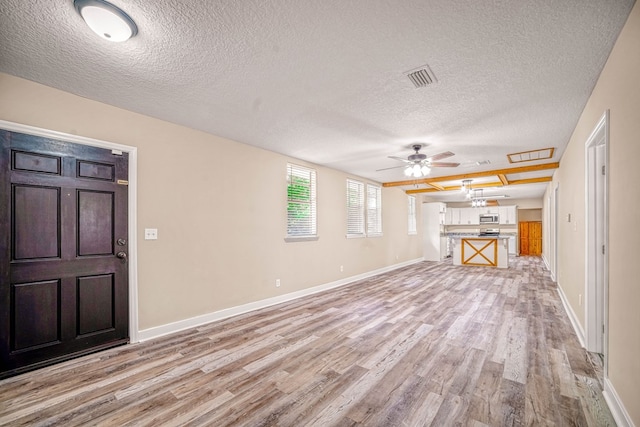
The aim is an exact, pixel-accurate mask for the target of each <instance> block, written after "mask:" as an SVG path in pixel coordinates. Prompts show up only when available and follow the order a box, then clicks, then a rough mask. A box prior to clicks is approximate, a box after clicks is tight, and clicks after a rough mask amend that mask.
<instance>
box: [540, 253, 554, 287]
mask: <svg viewBox="0 0 640 427" xmlns="http://www.w3.org/2000/svg"><path fill="white" fill-rule="evenodd" d="M541 257H542V262H544V266H545V268H546V269H547V270H548V271H549V272H550V273H551V278H552V279H553V272H552V271H551V267H549V261H547V257H546V256H544V254H542V255H541ZM554 282H555V280H554Z"/></svg>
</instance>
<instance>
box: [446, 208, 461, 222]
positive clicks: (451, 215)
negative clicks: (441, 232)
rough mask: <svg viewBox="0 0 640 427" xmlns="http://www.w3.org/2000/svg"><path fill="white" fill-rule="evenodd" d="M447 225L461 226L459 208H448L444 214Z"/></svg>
mask: <svg viewBox="0 0 640 427" xmlns="http://www.w3.org/2000/svg"><path fill="white" fill-rule="evenodd" d="M444 215H445V216H444V223H445V225H458V224H460V209H459V208H447V211H446V212H445V214H444Z"/></svg>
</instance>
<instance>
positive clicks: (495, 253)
mask: <svg viewBox="0 0 640 427" xmlns="http://www.w3.org/2000/svg"><path fill="white" fill-rule="evenodd" d="M452 242H453V265H473V266H485V267H498V268H509V236H477V237H464V236H459V237H458V236H455V237H453V238H452Z"/></svg>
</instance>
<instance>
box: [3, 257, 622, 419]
mask: <svg viewBox="0 0 640 427" xmlns="http://www.w3.org/2000/svg"><path fill="white" fill-rule="evenodd" d="M511 261H512V268H510V269H508V270H497V269H493V268H486V267H453V266H452V265H451V264H450V263H433V262H421V263H419V264H415V265H413V266H410V267H406V268H402V269H399V270H396V271H394V272H391V273H387V274H383V275H380V276H376V277H374V278H371V279H368V280H363V281H360V282H357V283H354V284H352V285H349V286H346V287H342V288H338V289H335V290H332V291H328V292H325V293H322V294H317V295H315V296H312V297H308V298H304V299H300V300H296V301H292V302H289V303H286V304H282V305H279V306H275V307H271V308H268V309H263V310H260V311H256V312H253V313H249V314H245V315H242V316H238V317H235V318H232V319H227V320H225V321H221V322H217V323H212V324H209V325H205V326H202V327H199V328H196V329H191V330H188V331H185V332H182V333H178V334H174V335H171V336H167V337H164V338H161V339H157V340H154V341H150V342H145V343H142V344H136V345H129V346H125V347H120V348H117V349H112V350H108V351H105V352H102V353H99V354H95V355H90V356H86V357H83V358H80V359H76V360H72V361H70V362H66V363H63V364H60V365H57V366H54V367H49V368H44V369H41V370H38V371H34V372H30V373H27V374H24V375H21V376H18V377H13V378H9V379H6V380H3V381H1V382H0V425H5V424H6V425H64V426H71V425H108V426H123V425H153V426H158V425H213V426H227V425H233V426H236V425H242V426H245V425H246V426H276V425H277V426H307V425H312V426H323V427H324V426H354V425H366V426H448V425H462V426H483V425H489V426H511V425H516V426H517V425H532V426H542V425H556V426H574V425H575V426H607V425H615V423H614V421H613V419H612V417H611V414H610V412H609V410H608V408H607V406H606V404H605V402H604V400H603V398H602V394H601V385H600V380H599V376H600V368H599V367H598V361H599V359H598V358H597V357H595V358H594V357H591V356H590V355H589V354H588V353H586V352H585V351H584V350H583V349H581V348H580V345H579V343H578V341H577V338H576V337H575V335H574V333H573V330H572V329H571V326H570V324H569V321H568V318H567V316H566V314H565V312H564V310H563V307H562V304H561V302H560V300H559V297H558V294H557V291H556V287H555V285H554V284H553V283H552V282H551V280H550V278H549V275H548V273H547V272H546V271H545V270H544V268H543V264H542V262H541V260H540V259H539V258H534V257H520V258H512V260H511Z"/></svg>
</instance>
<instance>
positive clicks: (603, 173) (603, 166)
mask: <svg viewBox="0 0 640 427" xmlns="http://www.w3.org/2000/svg"><path fill="white" fill-rule="evenodd" d="M604 168H605V165H602V175H605V172H604Z"/></svg>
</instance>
